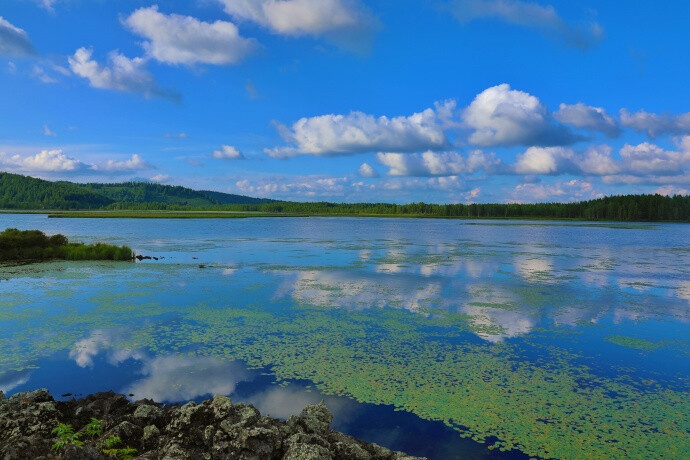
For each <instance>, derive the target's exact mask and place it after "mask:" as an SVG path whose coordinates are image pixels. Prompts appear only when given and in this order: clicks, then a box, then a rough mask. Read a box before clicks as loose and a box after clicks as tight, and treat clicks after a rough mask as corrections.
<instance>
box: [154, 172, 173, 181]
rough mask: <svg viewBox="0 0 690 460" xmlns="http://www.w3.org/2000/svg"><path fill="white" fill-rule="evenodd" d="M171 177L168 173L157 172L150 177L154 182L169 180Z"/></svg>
mask: <svg viewBox="0 0 690 460" xmlns="http://www.w3.org/2000/svg"><path fill="white" fill-rule="evenodd" d="M170 179H171V177H170V176H169V175H167V174H156V175H155V176H153V177H151V178H149V180H151V181H153V182H168V181H169V180H170Z"/></svg>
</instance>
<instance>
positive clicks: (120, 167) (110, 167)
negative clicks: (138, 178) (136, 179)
mask: <svg viewBox="0 0 690 460" xmlns="http://www.w3.org/2000/svg"><path fill="white" fill-rule="evenodd" d="M151 168H153V166H151V165H150V164H149V163H148V162H146V161H145V160H144V159H143V158H142V157H141V155H138V154H136V153H135V154H134V155H132V156H131V157H130V158H129V159H128V160H124V161H116V160H108V161H106V162H105V163H104V164H102V165H93V166H91V169H92V170H94V171H104V172H111V173H112V172H130V171H141V170H144V169H151Z"/></svg>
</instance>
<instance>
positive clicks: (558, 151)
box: [514, 147, 573, 174]
mask: <svg viewBox="0 0 690 460" xmlns="http://www.w3.org/2000/svg"><path fill="white" fill-rule="evenodd" d="M572 157H573V151H572V150H570V149H567V148H563V147H530V148H528V149H527V150H526V151H525V153H522V154H518V155H517V157H516V161H515V165H514V169H515V172H516V173H518V174H556V173H559V172H563V164H564V163H569V161H570V160H571V159H572Z"/></svg>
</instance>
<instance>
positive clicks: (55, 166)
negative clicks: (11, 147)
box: [0, 150, 88, 172]
mask: <svg viewBox="0 0 690 460" xmlns="http://www.w3.org/2000/svg"><path fill="white" fill-rule="evenodd" d="M0 166H1V167H3V168H7V169H8V170H12V171H16V172H77V171H81V170H85V169H88V165H87V164H86V163H82V162H81V161H79V160H77V159H75V158H72V157H69V156H67V155H66V154H64V153H63V151H62V150H41V151H40V152H39V153H37V154H36V155H29V156H21V155H19V154H15V155H8V154H6V153H4V152H0Z"/></svg>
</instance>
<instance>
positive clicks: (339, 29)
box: [219, 0, 377, 49]
mask: <svg viewBox="0 0 690 460" xmlns="http://www.w3.org/2000/svg"><path fill="white" fill-rule="evenodd" d="M219 1H220V2H221V3H222V4H223V5H224V8H225V11H226V12H227V13H228V14H230V15H231V16H232V17H233V18H235V19H238V20H246V21H252V22H254V23H256V24H259V25H261V26H263V27H265V28H267V29H269V30H271V31H272V32H274V33H277V34H281V35H288V36H302V35H310V36H321V37H325V38H327V39H330V40H331V41H333V42H335V43H336V44H339V45H341V46H344V47H348V48H354V49H357V48H361V47H363V46H366V45H367V44H368V42H369V41H370V40H371V38H372V35H373V31H374V29H375V28H376V25H377V21H376V20H375V19H374V18H373V17H372V16H371V14H370V13H369V12H368V10H367V9H366V8H365V7H364V6H363V5H362V4H361V3H360V2H359V1H358V0H219Z"/></svg>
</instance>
